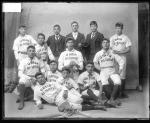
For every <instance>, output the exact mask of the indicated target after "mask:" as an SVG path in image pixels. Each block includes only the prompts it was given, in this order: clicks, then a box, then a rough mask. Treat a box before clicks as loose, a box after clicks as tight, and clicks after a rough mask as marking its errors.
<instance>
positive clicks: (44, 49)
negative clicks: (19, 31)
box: [36, 44, 55, 60]
mask: <svg viewBox="0 0 150 123" xmlns="http://www.w3.org/2000/svg"><path fill="white" fill-rule="evenodd" d="M36 53H37V54H38V56H40V58H42V57H44V56H43V55H45V54H46V55H48V57H49V59H50V60H55V57H54V55H53V53H52V51H51V49H50V48H49V47H46V46H45V45H42V46H41V45H39V44H37V45H36Z"/></svg>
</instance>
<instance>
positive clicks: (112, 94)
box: [103, 84, 119, 100]
mask: <svg viewBox="0 0 150 123" xmlns="http://www.w3.org/2000/svg"><path fill="white" fill-rule="evenodd" d="M118 86H119V85H112V84H109V85H103V92H104V93H105V96H106V97H107V99H108V100H109V99H111V98H112V99H116V98H117V97H118V95H117V93H118Z"/></svg>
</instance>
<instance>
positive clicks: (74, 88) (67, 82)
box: [60, 67, 81, 97]
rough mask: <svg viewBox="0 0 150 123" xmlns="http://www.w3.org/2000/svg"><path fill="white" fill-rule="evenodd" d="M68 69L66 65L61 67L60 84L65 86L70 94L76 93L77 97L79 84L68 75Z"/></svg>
mask: <svg viewBox="0 0 150 123" xmlns="http://www.w3.org/2000/svg"><path fill="white" fill-rule="evenodd" d="M70 72H71V71H70V69H69V68H67V67H64V68H63V69H62V76H63V80H62V81H60V82H61V83H60V84H61V85H63V86H65V87H66V88H67V89H68V90H70V92H71V93H72V94H75V95H77V96H78V97H81V95H80V93H79V86H78V84H77V83H76V82H75V81H74V80H73V79H72V78H71V77H70Z"/></svg>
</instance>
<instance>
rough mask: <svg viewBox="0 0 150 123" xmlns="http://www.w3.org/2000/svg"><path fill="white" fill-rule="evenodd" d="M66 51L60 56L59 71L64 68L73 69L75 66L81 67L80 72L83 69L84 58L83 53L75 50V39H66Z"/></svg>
mask: <svg viewBox="0 0 150 123" xmlns="http://www.w3.org/2000/svg"><path fill="white" fill-rule="evenodd" d="M66 46H67V49H66V51H64V52H62V53H61V54H60V57H59V59H58V69H59V70H62V68H63V67H71V66H73V65H77V66H79V70H82V69H83V56H82V54H81V52H79V51H77V50H75V49H74V39H73V38H70V37H69V38H67V39H66Z"/></svg>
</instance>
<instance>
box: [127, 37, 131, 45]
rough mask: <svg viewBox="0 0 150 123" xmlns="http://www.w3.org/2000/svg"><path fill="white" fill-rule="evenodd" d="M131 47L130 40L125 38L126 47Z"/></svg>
mask: <svg viewBox="0 0 150 123" xmlns="http://www.w3.org/2000/svg"><path fill="white" fill-rule="evenodd" d="M129 46H132V43H131V40H130V39H129V38H128V37H126V47H129Z"/></svg>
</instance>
